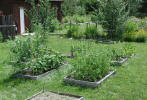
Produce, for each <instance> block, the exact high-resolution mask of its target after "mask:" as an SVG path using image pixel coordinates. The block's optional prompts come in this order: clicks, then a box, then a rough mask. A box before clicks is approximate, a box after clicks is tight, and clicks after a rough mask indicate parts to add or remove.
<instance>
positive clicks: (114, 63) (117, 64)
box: [111, 57, 128, 66]
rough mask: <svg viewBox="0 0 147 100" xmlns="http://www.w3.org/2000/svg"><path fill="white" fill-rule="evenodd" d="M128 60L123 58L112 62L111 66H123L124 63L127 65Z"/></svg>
mask: <svg viewBox="0 0 147 100" xmlns="http://www.w3.org/2000/svg"><path fill="white" fill-rule="evenodd" d="M127 60H128V57H125V58H122V59H121V60H119V61H111V65H115V66H121V65H122V64H123V63H125V62H126V61H127Z"/></svg>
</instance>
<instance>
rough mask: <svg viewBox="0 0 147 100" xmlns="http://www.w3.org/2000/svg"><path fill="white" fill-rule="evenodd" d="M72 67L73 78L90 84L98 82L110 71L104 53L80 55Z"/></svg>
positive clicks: (107, 59)
mask: <svg viewBox="0 0 147 100" xmlns="http://www.w3.org/2000/svg"><path fill="white" fill-rule="evenodd" d="M74 66H75V68H76V72H75V73H74V78H75V79H77V80H84V81H90V82H95V81H98V80H99V79H101V78H102V77H104V76H105V75H106V74H107V73H108V72H109V71H110V65H109V58H108V56H107V55H106V54H104V53H90V54H89V55H85V56H84V55H82V56H80V57H79V58H78V60H77V62H76V64H75V65H74Z"/></svg>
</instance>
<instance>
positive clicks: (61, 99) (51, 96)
mask: <svg viewBox="0 0 147 100" xmlns="http://www.w3.org/2000/svg"><path fill="white" fill-rule="evenodd" d="M26 100H83V97H82V96H78V95H72V94H66V93H58V92H52V91H50V92H48V91H42V92H39V93H37V94H35V95H34V96H32V97H30V98H28V99H26Z"/></svg>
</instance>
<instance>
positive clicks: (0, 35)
mask: <svg viewBox="0 0 147 100" xmlns="http://www.w3.org/2000/svg"><path fill="white" fill-rule="evenodd" d="M1 42H3V35H2V33H1V32H0V43H1Z"/></svg>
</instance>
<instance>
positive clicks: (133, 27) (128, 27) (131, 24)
mask: <svg viewBox="0 0 147 100" xmlns="http://www.w3.org/2000/svg"><path fill="white" fill-rule="evenodd" d="M137 30H138V26H137V24H136V23H135V22H129V23H127V24H126V25H125V32H127V33H130V32H136V31H137Z"/></svg>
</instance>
